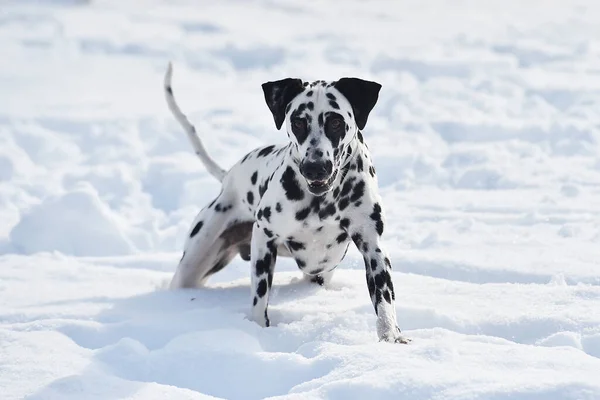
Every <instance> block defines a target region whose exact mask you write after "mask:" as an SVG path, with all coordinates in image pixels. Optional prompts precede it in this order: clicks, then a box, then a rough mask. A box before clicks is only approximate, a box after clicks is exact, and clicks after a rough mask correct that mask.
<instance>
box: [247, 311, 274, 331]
mask: <svg viewBox="0 0 600 400" xmlns="http://www.w3.org/2000/svg"><path fill="white" fill-rule="evenodd" d="M251 319H252V321H254V322H255V323H257V324H258V325H259V326H261V327H263V328H268V327H269V326H271V321H269V316H268V315H267V313H266V311H265V313H264V314H262V313H260V314H259V313H252V318H251Z"/></svg>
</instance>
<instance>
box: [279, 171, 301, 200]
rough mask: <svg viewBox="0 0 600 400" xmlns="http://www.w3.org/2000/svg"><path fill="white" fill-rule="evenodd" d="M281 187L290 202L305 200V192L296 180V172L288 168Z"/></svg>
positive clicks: (282, 177)
mask: <svg viewBox="0 0 600 400" xmlns="http://www.w3.org/2000/svg"><path fill="white" fill-rule="evenodd" d="M281 186H282V187H283V189H284V190H285V196H286V197H287V198H288V200H293V201H300V200H302V199H303V198H304V191H302V189H301V188H300V182H298V179H297V178H296V172H294V170H293V169H292V167H290V166H288V167H287V169H286V170H285V171H284V172H283V175H282V176H281Z"/></svg>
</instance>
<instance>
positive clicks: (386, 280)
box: [352, 221, 410, 343]
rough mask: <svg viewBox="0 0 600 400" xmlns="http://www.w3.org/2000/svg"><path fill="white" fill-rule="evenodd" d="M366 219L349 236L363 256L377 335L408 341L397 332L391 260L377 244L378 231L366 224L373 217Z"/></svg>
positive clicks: (378, 238) (392, 339) (388, 338)
mask: <svg viewBox="0 0 600 400" xmlns="http://www.w3.org/2000/svg"><path fill="white" fill-rule="evenodd" d="M370 222H371V224H368V223H367V224H364V225H362V226H361V229H360V230H358V231H354V232H352V240H353V241H354V244H356V247H357V248H358V250H359V251H360V252H361V254H362V256H363V258H364V260H365V269H366V275H367V286H368V288H369V294H370V296H371V302H372V303H373V307H374V308H375V313H376V314H377V335H378V336H379V340H384V341H386V342H396V343H408V342H409V341H410V339H406V338H405V337H403V336H402V335H401V334H400V328H398V323H397V321H396V307H395V305H394V302H395V299H396V295H395V293H394V284H393V282H392V274H391V273H392V264H391V262H390V259H389V257H388V255H387V252H386V251H385V249H384V248H383V246H382V245H381V238H380V236H379V235H380V233H379V232H376V228H375V227H370V226H371V225H373V221H370Z"/></svg>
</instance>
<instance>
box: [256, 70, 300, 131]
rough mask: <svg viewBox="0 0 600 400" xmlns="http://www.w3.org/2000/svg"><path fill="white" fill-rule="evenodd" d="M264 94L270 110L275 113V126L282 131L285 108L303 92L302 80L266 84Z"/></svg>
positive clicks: (285, 80) (263, 86) (288, 79)
mask: <svg viewBox="0 0 600 400" xmlns="http://www.w3.org/2000/svg"><path fill="white" fill-rule="evenodd" d="M262 89H263V92H264V93H265V101H266V102H267V105H268V106H269V110H271V113H273V118H274V119H275V126H276V127H277V129H278V130H279V129H281V125H283V121H284V119H285V108H286V107H287V105H288V104H289V103H290V102H291V101H292V100H293V99H294V97H296V96H298V94H300V93H301V92H302V91H303V90H304V86H303V85H302V80H301V79H294V78H286V79H282V80H279V81H274V82H266V83H263V84H262Z"/></svg>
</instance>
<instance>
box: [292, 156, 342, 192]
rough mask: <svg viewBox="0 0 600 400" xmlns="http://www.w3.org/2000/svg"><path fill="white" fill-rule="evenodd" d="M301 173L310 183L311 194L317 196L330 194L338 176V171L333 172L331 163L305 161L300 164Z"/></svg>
mask: <svg viewBox="0 0 600 400" xmlns="http://www.w3.org/2000/svg"><path fill="white" fill-rule="evenodd" d="M300 173H301V174H302V176H304V178H305V179H306V182H307V183H308V190H309V192H311V193H312V194H314V195H317V196H319V195H322V194H324V193H326V192H328V191H329V190H330V189H331V186H332V185H333V181H335V178H336V176H337V171H335V172H333V164H332V163H331V161H326V162H313V161H305V162H303V163H302V164H300Z"/></svg>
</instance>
